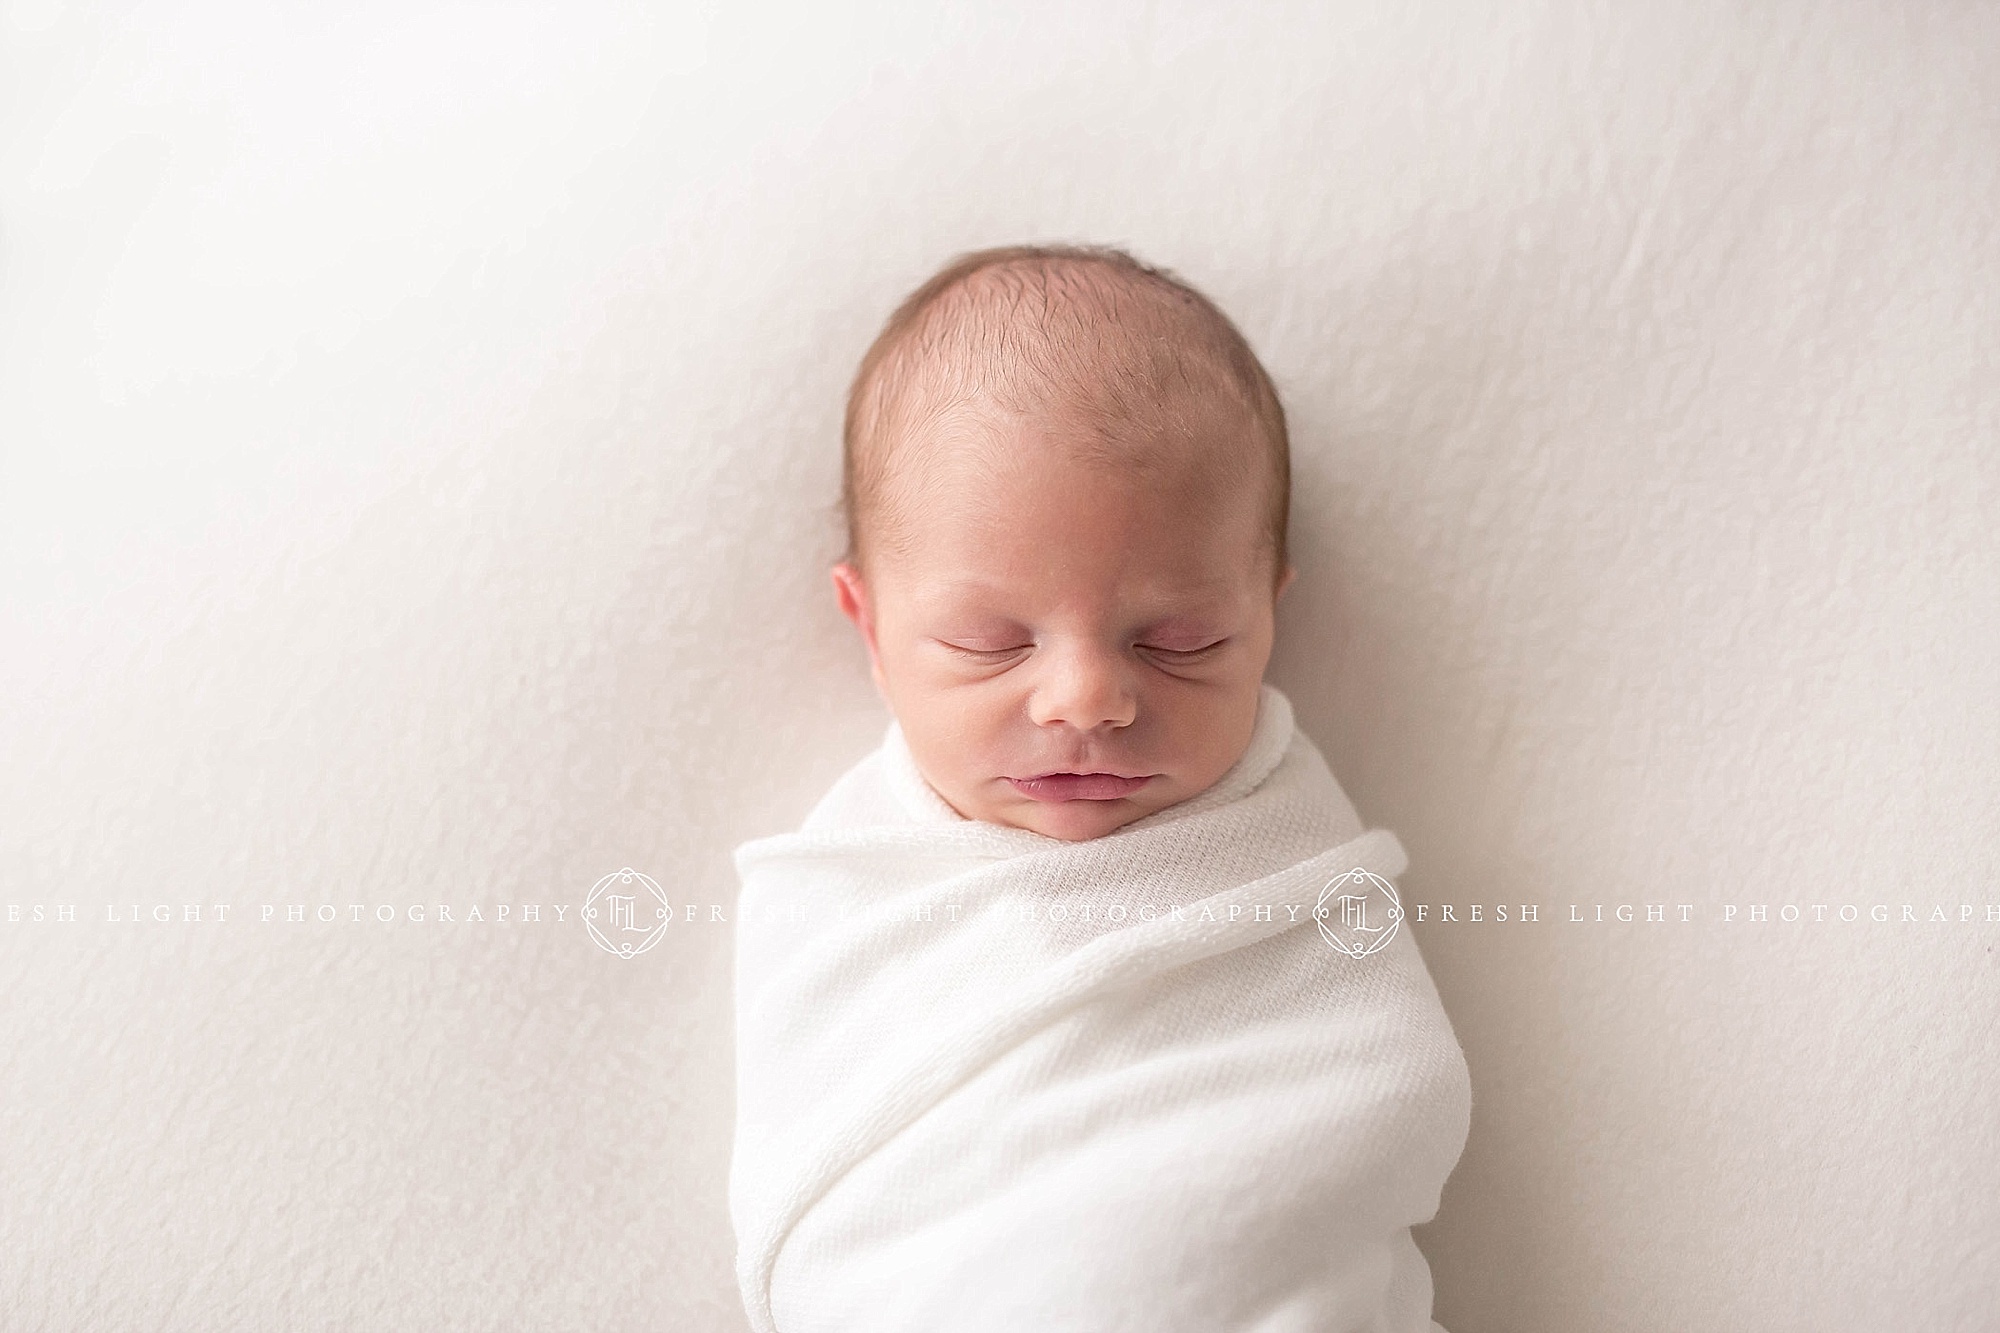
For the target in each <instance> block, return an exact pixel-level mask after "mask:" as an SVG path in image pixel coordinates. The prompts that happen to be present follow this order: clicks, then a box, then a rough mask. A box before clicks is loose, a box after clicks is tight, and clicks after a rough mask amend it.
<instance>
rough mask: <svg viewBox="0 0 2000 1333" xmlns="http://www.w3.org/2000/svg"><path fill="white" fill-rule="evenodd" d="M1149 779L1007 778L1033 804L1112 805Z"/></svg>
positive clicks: (1077, 775) (1082, 775) (1087, 775)
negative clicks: (1098, 803) (1041, 802)
mask: <svg viewBox="0 0 2000 1333" xmlns="http://www.w3.org/2000/svg"><path fill="white" fill-rule="evenodd" d="M1152 780H1153V779H1152V777H1150V776H1149V777H1137V778H1121V777H1119V776H1118V775H1117V774H1116V773H1048V774H1044V775H1043V776H1041V777H1038V778H1008V779H1007V781H1009V782H1011V783H1013V784H1014V790H1015V791H1018V792H1020V793H1021V794H1022V795H1023V796H1026V797H1027V798H1028V799H1029V800H1032V801H1050V802H1057V801H1115V800H1118V799H1120V798H1121V797H1126V796H1130V795H1131V794H1132V793H1133V792H1136V791H1138V790H1139V789H1140V788H1141V787H1143V786H1145V785H1146V784H1147V783H1148V782H1151V781H1152Z"/></svg>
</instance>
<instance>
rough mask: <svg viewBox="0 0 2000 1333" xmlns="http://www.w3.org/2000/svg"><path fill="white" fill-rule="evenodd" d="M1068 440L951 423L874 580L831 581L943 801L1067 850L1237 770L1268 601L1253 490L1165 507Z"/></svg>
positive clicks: (1153, 491)
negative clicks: (1076, 457)
mask: <svg viewBox="0 0 2000 1333" xmlns="http://www.w3.org/2000/svg"><path fill="white" fill-rule="evenodd" d="M1062 429H1063V428H1062V427H1058V426H1051V425H1048V424H1020V423H1014V424H998V423H991V422H988V423H981V424H978V425H964V426H961V427H960V428H959V433H960V434H961V435H963V436H966V437H967V438H964V439H957V440H954V441H953V443H954V445H955V446H957V447H954V448H952V449H950V450H946V451H940V452H941V453H943V454H944V455H945V458H944V459H943V461H932V462H922V463H917V464H914V465H913V466H917V467H921V468H922V469H923V470H924V472H925V475H924V477H923V486H922V488H921V490H920V491H919V492H918V493H919V494H920V495H921V497H922V498H921V500H920V501H919V502H918V503H917V504H916V505H915V506H913V507H914V508H915V509H916V510H917V512H916V513H914V514H913V515H911V516H910V517H909V518H908V519H907V520H905V523H904V526H903V529H902V531H903V533H904V535H905V538H906V540H905V541H904V543H903V545H902V549H901V550H884V551H882V552H881V553H880V554H877V555H875V556H873V557H872V558H871V560H870V562H869V563H870V568H869V570H868V573H867V575H866V577H865V578H864V577H863V576H862V574H861V573H860V572H859V571H857V570H856V569H855V568H854V567H853V566H851V565H847V564H842V565H838V566H836V567H835V569H834V571H833V572H834V582H835V586H836V589H837V591H838V593H839V596H840V601H841V607H842V610H844V611H845V612H846V613H847V614H848V616H849V617H850V618H851V619H852V620H854V622H855V624H856V625H857V626H858V627H859V628H860V629H861V631H862V634H863V636H864V638H866V639H867V641H868V646H869V656H870V659H871V662H872V666H873V670H874V675H875V683H876V686H877V687H878V688H879V689H880V690H881V691H882V694H883V697H884V698H885V699H886V700H887V702H888V704H889V706H890V709H891V710H892V711H893V712H894V713H895V715H896V718H897V720H898V722H899V723H900V724H901V726H902V729H903V734H904V738H905V740H906V741H907V743H908V745H909V748H910V752H911V755H912V756H913V757H914V758H915V760H916V762H917V766H918V767H919V768H920V769H922V771H923V773H924V775H925V777H926V778H928V779H929V781H930V784H931V785H932V786H933V787H934V788H936V789H937V791H938V793H939V795H941V796H943V797H944V799H945V800H946V801H947V802H948V803H949V804H950V805H951V806H952V807H953V808H954V809H956V810H957V811H958V812H959V813H960V814H962V815H965V816H967V817H969V818H973V819H983V820H987V821H989V822H991V823H995V824H1006V825H1011V826H1013V827H1016V828H1024V829H1032V830H1033V831H1035V832H1037V833H1042V834H1045V835H1047V836H1049V837H1053V838H1062V839H1065V840H1069V841H1076V840H1080V839H1085V838H1095V837H1099V836H1101V835H1103V834H1106V833H1109V832H1111V831H1112V830H1114V829H1117V828H1120V827H1122V826H1123V825H1126V824H1129V823H1131V822H1132V821H1133V820H1136V819H1140V818H1143V817H1144V816H1146V815H1149V814H1151V813H1153V812H1154V811H1156V810H1160V809H1163V808H1165V807H1167V806H1169V805H1173V804H1174V803H1176V802H1178V801H1184V800H1186V799H1187V798H1189V797H1191V796H1194V795H1195V794H1197V793H1199V792H1201V791H1203V790H1205V789H1206V788H1207V787H1209V786H1211V785H1212V784H1213V783H1214V782H1215V781H1216V779H1217V778H1219V777H1221V776H1222V775H1223V773H1225V772H1227V771H1228V769H1229V767H1230V765H1232V764H1234V763H1235V762H1236V760H1237V759H1238V758H1239V757H1240V756H1241V755H1242V754H1243V752H1244V750H1245V749H1246V748H1247V747H1248V745H1249V742H1250V734H1251V730H1252V728H1253V726H1254V725H1255V722H1256V717H1257V702H1258V694H1259V687H1260V684H1261V682H1262V680H1263V677H1264V667H1265V664H1266V663H1267V661H1268V660H1269V658H1270V654H1271V637H1272V628H1273V622H1272V617H1273V609H1274V602H1275V601H1276V594H1275V593H1274V591H1273V587H1272V581H1271V569H1270V565H1269V563H1268V562H1269V560H1270V555H1269V552H1268V550H1266V549H1263V548H1262V547H1261V546H1260V536H1261V526H1262V519H1263V515H1262V512H1261V507H1260V501H1259V496H1258V494H1257V483H1256V479H1255V478H1254V477H1246V478H1244V479H1243V481H1242V482H1241V483H1240V484H1236V485H1233V486H1230V487H1227V488H1221V489H1223V490H1225V491H1227V492H1229V493H1226V494H1217V493H1215V490H1214V489H1213V488H1211V489H1208V490H1201V489H1199V488H1196V493H1194V494H1189V495H1177V494H1174V493H1173V489H1172V488H1165V487H1159V486H1148V485H1144V484H1142V483H1140V482H1138V481H1137V480H1135V479H1134V478H1132V477H1131V476H1120V475H1118V474H1115V473H1112V472H1108V471H1106V470H1105V469H1103V468H1093V467H1089V466H1085V465H1082V464H1078V463H1076V462H1073V461H1070V460H1069V459H1068V458H1066V457H1065V456H1064V451H1063V450H1062V449H1061V448H1060V447H1056V446H1058V445H1059V444H1060V441H1061V436H1060V431H1061V430H1062ZM1001 460H1006V461H1001ZM1292 573H1293V571H1291V570H1287V571H1286V574H1285V580H1284V581H1285V582H1286V583H1289V582H1290V580H1291V576H1292ZM1279 590H1280V591H1282V585H1281V586H1280V589H1279Z"/></svg>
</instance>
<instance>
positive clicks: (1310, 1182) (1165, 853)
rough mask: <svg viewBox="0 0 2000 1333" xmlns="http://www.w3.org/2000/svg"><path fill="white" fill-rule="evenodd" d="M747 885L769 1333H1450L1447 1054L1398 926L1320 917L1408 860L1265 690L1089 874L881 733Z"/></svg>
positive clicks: (734, 1191)
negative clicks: (1245, 727) (1197, 768)
mask: <svg viewBox="0 0 2000 1333" xmlns="http://www.w3.org/2000/svg"><path fill="white" fill-rule="evenodd" d="M736 867H737V871H738V874H739V875H740V877H741V879H742V884H743V890H742V896H741V899H740V902H739V907H738V911H737V936H736V978H735V985H736V997H735V999H736V1019H737V1046H736V1050H737V1113H736V1142H735V1146H734V1153H733V1156H732V1160H731V1165H730V1182H729V1190H730V1213H731V1219H732V1222H733V1224H734V1226H735V1230H736V1239H737V1276H738V1280H739V1283H740V1285H741V1288H742V1294H743V1300H744V1305H745V1308H746V1310H747V1311H748V1314H749V1317H750V1323H751V1326H752V1328H754V1329H756V1330H758V1333H823V1331H830V1330H868V1331H869V1333H903V1331H906V1330H907V1331H908V1333H916V1331H917V1330H922V1331H923V1333H936V1331H937V1330H941V1329H951V1330H953V1331H954V1333H988V1331H989V1330H990V1331H992V1333H1000V1331H1001V1330H1006V1331H1007V1333H1021V1331H1022V1330H1028V1329H1034V1330H1037V1331H1038V1333H1053V1331H1056V1330H1077V1331H1078V1333H1083V1331H1085V1330H1088V1331H1089V1333H1108V1331H1112V1330H1127V1329H1129V1330H1133V1331H1134V1333H1139V1331H1140V1330H1144V1331H1145V1333H1178V1331H1179V1330H1187V1331H1188V1333H1194V1331H1195V1330H1200V1331H1201V1333H1216V1331H1217V1330H1223V1329H1232V1330H1233V1329H1246V1330H1248V1329H1255V1330H1263V1331H1267V1333H1279V1331H1281V1330H1286V1331H1289V1330H1315V1331H1322V1330H1324V1331H1329V1333H1330V1331H1332V1330H1364V1329H1365V1330H1380V1331H1381V1333H1431V1331H1432V1330H1434V1329H1436V1327H1437V1326H1436V1325H1434V1324H1433V1323H1432V1321H1431V1318H1430V1314H1431V1298H1432V1287H1431V1275H1430V1269H1429V1266H1428V1264H1427V1263H1426V1262H1425V1260H1424V1257H1423V1255H1422V1253H1421V1252H1420V1251H1419V1250H1418V1249H1417V1247H1416V1245H1415V1243H1414V1241H1413V1240H1412V1239H1411V1237H1410V1233H1409V1228H1410V1227H1411V1226H1413V1225H1415V1224H1417V1223H1420V1222H1423V1221H1426V1220H1428V1219H1430V1218H1431V1217H1432V1216H1434V1215H1435V1213H1436V1211H1437V1205H1438V1198H1439V1194H1440V1191H1441V1190H1442V1188H1443V1185H1444V1181H1445V1178H1446V1177H1447V1176H1448V1175H1449V1174H1450V1172H1451V1169H1452V1167H1453V1166H1454V1165H1455V1164H1456V1163H1457V1160H1458V1157H1459V1154H1460V1152H1461V1151H1462V1149H1463V1147H1464V1144H1465V1137H1466V1132H1467V1128H1468V1123H1469V1118H1470V1111H1471V1090H1470V1083H1469V1079H1468V1076H1467V1070H1466V1066H1465V1060H1464V1055H1463V1053H1462V1051H1461V1050H1460V1048H1459V1045H1458V1041H1457V1039H1456V1037H1455V1035H1454V1034H1453V1032H1452V1028H1451V1024H1450V1021H1449V1019H1448V1018H1447V1017H1446V1015H1445V1013H1444V1009H1443V1006H1442V1005H1441V1004H1440V1003H1439V1001H1438V995H1437V991H1436V988H1435V986H1434V985H1433V984H1432V981H1431V977H1430V974H1429V972H1428V970H1427V969H1426V968H1425V966H1424V963H1423V959H1422V957H1421V955H1420V954H1419V952H1418V949H1417V945H1416V943H1415V941H1414V939H1413V938H1412V937H1411V935H1410V933H1409V931H1408V928H1407V926H1403V927H1401V928H1400V929H1397V930H1395V931H1393V932H1390V933H1387V934H1386V935H1385V936H1384V938H1386V939H1387V944H1386V945H1384V946H1382V947H1380V948H1379V949H1377V950H1376V951H1374V952H1370V953H1366V954H1365V955H1363V956H1356V955H1354V954H1351V953H1349V952H1346V951H1343V949H1342V948H1338V947H1335V944H1334V938H1335V936H1334V934H1333V933H1332V932H1329V931H1328V930H1327V929H1324V928H1323V927H1322V925H1321V921H1323V920H1324V916H1322V917H1320V918H1315V915H1314V914H1315V911H1316V910H1319V909H1322V908H1323V905H1324V904H1325V902H1326V901H1327V896H1328V894H1329V892H1330V889H1329V885H1333V884H1336V883H1341V882H1344V881H1343V880H1342V877H1343V876H1347V875H1351V874H1353V873H1354V872H1357V871H1365V872H1367V873H1368V874H1371V875H1373V876H1377V877H1380V879H1381V880H1382V881H1385V882H1386V881H1390V880H1393V879H1394V877H1395V876H1397V875H1399V874H1400V873H1402V871H1403V869H1404V868H1405V857H1404V852H1403V848H1402V846H1401V844H1399V843H1398V842H1397V840H1396V837H1395V835H1394V834H1393V833H1390V832H1388V831H1387V830H1382V829H1376V830H1367V829H1364V828H1363V827H1362V825H1361V822H1360V820H1359V818H1358V817H1357V816H1356V813H1355V811H1354V807H1353V806H1352V804H1351V803H1350V802H1349V801H1348V799H1347V797H1346V795H1345V794H1344V793H1343V792H1342V791H1341V789H1340V786H1339V784H1338V782H1336V781H1335V779H1334V777H1333V774H1332V773H1331V772H1330V771H1329V770H1328V768H1327V765H1326V762H1325V760H1324V759H1323V758H1322V756H1321V755H1320V753H1319V751H1318V749H1317V748H1316V747H1315V746H1314V745H1313V743H1312V741H1311V740H1310V739H1309V738H1308V737H1306V735H1305V734H1304V733H1303V732H1301V731H1299V730H1298V729H1297V728H1296V726H1295V725H1294V722H1293V716H1292V708H1291V704H1290V702H1289V700H1287V699H1286V698H1285V696H1284V695H1283V694H1282V693H1281V692H1280V691H1278V690H1277V689H1276V688H1275V687H1273V686H1270V685H1265V686H1263V687H1262V694H1261V697H1260V700H1259V707H1258V715H1257V722H1256V727H1255V730H1254V732H1253V735H1252V739H1251V742H1250V745H1249V747H1248V748H1247V749H1246V751H1245V753H1244V754H1243V756H1242V758H1241V759H1240V760H1238V762H1237V763H1236V765H1235V766H1234V767H1233V768H1231V769H1230V771H1229V772H1228V773H1226V774H1225V775H1224V776H1223V777H1222V778H1221V779H1220V780H1219V781H1218V782H1217V783H1216V784H1215V785H1214V786H1212V787H1210V788H1209V789H1208V790H1206V791H1204V792H1202V793H1200V794H1199V795H1197V796H1195V797H1192V798H1190V799H1189V800H1186V801H1183V802H1181V803H1180V804H1179V805H1176V806H1171V807H1169V808H1167V809H1165V810H1161V811H1157V812H1155V813H1154V814H1152V815H1149V816H1147V817H1146V818H1145V819H1142V820H1139V821H1137V822H1135V823H1132V824H1129V825H1126V826H1125V827H1124V828H1122V829H1119V830H1117V831H1116V832H1114V833H1111V834H1109V835H1106V836H1104V837H1101V838H1096V839H1092V840H1089V841H1085V842H1065V841H1062V840H1060V839H1055V838H1049V837H1045V836H1043V835H1041V834H1038V833H1034V832H1031V831H1028V830H1024V829H1015V828H1008V827H1003V826H1000V825H995V824H989V823H985V822H982V821H977V820H970V819H966V818H964V817H963V816H960V815H959V814H958V813H957V812H956V811H955V810H953V809H952V808H951V807H950V806H949V805H948V804H946V803H945V802H944V800H943V799H942V798H941V797H939V796H938V794H937V793H936V792H935V791H934V790H932V789H931V788H930V786H929V784H928V783H927V782H926V781H925V780H924V778H923V776H922V774H921V773H920V772H919V771H918V769H917V767H916V765H915V763H914V761H913V760H912V758H911V756H910V752H909V749H908V747H907V745H906V744H905V743H904V741H903V737H902V733H901V731H900V729H899V728H898V727H897V725H896V724H895V723H893V722H892V723H891V724H890V725H889V728H888V731H887V733H886V734H885V736H884V738H883V742H882V744H881V745H880V746H879V747H878V748H877V749H876V750H874V751H872V752H871V753H870V754H869V755H868V756H866V757H865V758H863V759H862V760H861V761H860V762H859V763H857V764H856V765H855V766H854V767H853V768H851V769H850V770H848V772H847V773H846V774H844V775H843V776H842V777H841V778H840V779H839V780H838V781H837V782H836V783H835V784H834V786H833V787H832V789H831V790H829V791H828V792H827V794H826V796H825V797H824V798H823V799H822V800H821V801H820V803H819V805H818V806H816V807H815V808H814V810H813V812H812V813H811V815H810V816H808V818H807V819H806V821H805V823H804V825H803V826H802V827H801V828H800V830H799V831H798V832H796V833H791V834H784V835H780V836H777V837H770V838H762V839H758V840H756V841H753V842H748V843H745V844H743V845H742V846H741V847H739V848H737V850H736ZM1355 882H1357V883H1358V882H1359V881H1358V880H1357V881H1355ZM1376 920H1377V922H1378V928H1379V923H1380V921H1381V918H1380V917H1377V918H1376Z"/></svg>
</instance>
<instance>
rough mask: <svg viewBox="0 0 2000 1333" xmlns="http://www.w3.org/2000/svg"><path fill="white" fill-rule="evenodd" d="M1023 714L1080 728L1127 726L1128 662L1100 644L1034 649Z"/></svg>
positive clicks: (1133, 710)
mask: <svg viewBox="0 0 2000 1333" xmlns="http://www.w3.org/2000/svg"><path fill="white" fill-rule="evenodd" d="M1038 656H1039V657H1041V659H1042V660H1041V661H1040V662H1039V663H1037V666H1038V667H1039V670H1038V671H1037V673H1036V678H1035V684H1034V689H1033V692H1032V694H1031V696H1030V698H1029V700H1028V715H1029V717H1030V718H1032V719H1033V720H1034V722H1035V724H1036V725H1038V726H1044V727H1050V726H1056V725H1058V724H1064V723H1066V724H1068V725H1069V726H1072V727H1075V728H1077V729H1078V730H1080V731H1095V730H1096V729H1097V728H1099V727H1106V726H1109V727H1123V726H1129V725H1130V724H1131V722H1132V719H1133V718H1134V717H1136V716H1137V715H1138V711H1139V701H1138V695H1137V693H1136V691H1135V690H1134V689H1133V682H1132V679H1131V664H1130V663H1128V662H1126V661H1125V660H1124V658H1123V657H1122V656H1120V655H1119V654H1116V653H1112V652H1109V651H1106V650H1104V649H1101V648H1094V647H1089V646H1072V647H1068V648H1053V649H1051V648H1047V647H1045V648H1044V649H1043V650H1042V651H1041V653H1039V654H1038Z"/></svg>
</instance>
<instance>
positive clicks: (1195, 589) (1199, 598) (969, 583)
mask: <svg viewBox="0 0 2000 1333" xmlns="http://www.w3.org/2000/svg"><path fill="white" fill-rule="evenodd" d="M1228 591H1229V585H1228V584H1227V583H1225V582H1222V581H1220V580H1205V581H1203V582H1201V583H1197V584H1193V585H1190V586H1189V587H1186V588H1182V589H1176V590H1174V591H1172V592H1169V593H1166V594H1164V595H1163V596H1162V597H1161V598H1160V599H1159V601H1160V602H1161V603H1167V602H1173V603H1179V604H1178V605H1159V606H1158V608H1157V609H1155V610H1149V611H1146V612H1143V613H1142V616H1143V618H1144V619H1146V620H1147V621H1148V622H1149V623H1151V622H1154V621H1166V620H1172V619H1174V618H1176V617H1179V616H1186V615H1216V614H1221V613H1222V612H1224V611H1225V610H1226V609H1227V603H1228V601H1229V598H1228V596H1227V593H1228ZM1009 592H1010V589H1008V588H1007V587H1006V586H1005V585H1003V584H998V583H990V582H988V581H986V580H984V579H964V578H961V579H952V580H950V581H949V582H946V583H941V584H937V585H935V587H934V590H933V591H932V592H931V593H930V594H929V595H927V596H925V597H923V598H922V599H921V605H923V606H924V607H925V609H926V610H942V609H944V606H943V605H942V604H943V603H946V602H949V601H951V600H953V599H955V598H960V597H978V596H982V595H984V596H989V597H996V598H1000V599H1005V598H1006V597H1007V596H1008V595H1009ZM1190 603H1191V604H1192V605H1189V604H1190Z"/></svg>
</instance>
